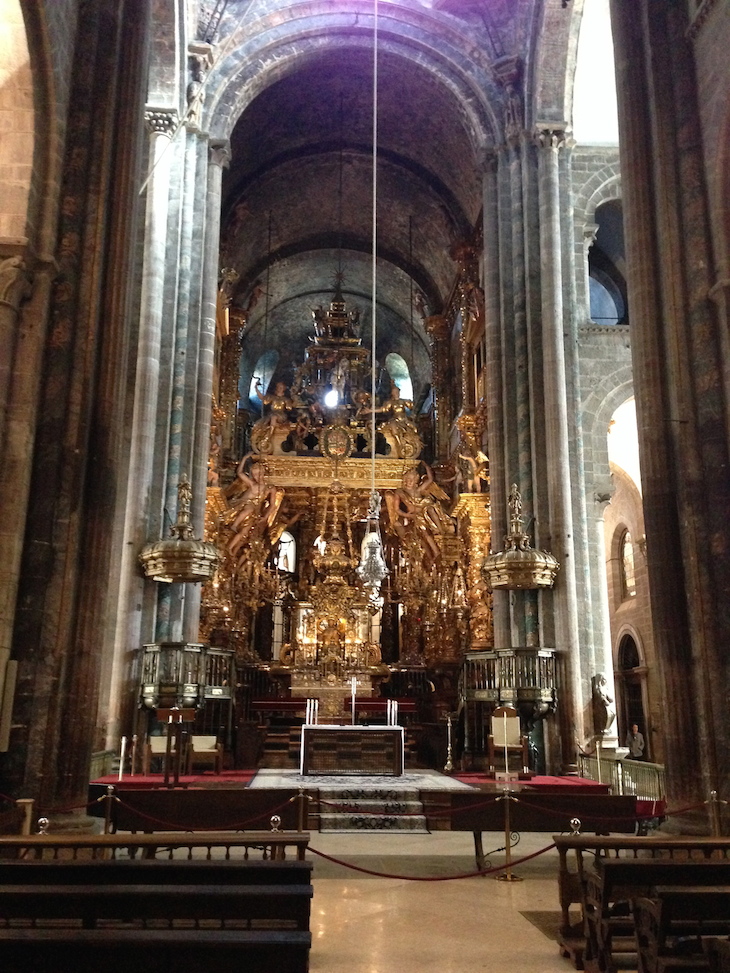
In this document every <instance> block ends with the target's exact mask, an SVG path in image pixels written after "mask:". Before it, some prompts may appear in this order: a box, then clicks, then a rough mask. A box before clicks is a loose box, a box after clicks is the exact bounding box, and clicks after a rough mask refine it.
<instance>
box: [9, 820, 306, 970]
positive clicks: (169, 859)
mask: <svg viewBox="0 0 730 973" xmlns="http://www.w3.org/2000/svg"><path fill="white" fill-rule="evenodd" d="M130 837H131V836H119V835H113V836H112V835H96V836H87V837H86V838H84V839H78V838H75V837H71V836H50V835H32V836H28V837H25V838H22V839H21V838H15V839H0V848H1V847H2V844H3V843H7V842H10V841H12V842H14V847H16V848H18V849H20V850H21V852H22V853H23V854H24V855H25V857H24V859H22V860H0V955H1V956H2V968H3V971H4V973H37V971H38V970H41V969H49V970H50V969H58V970H64V969H69V970H71V969H73V970H74V973H92V970H93V971H97V970H98V969H104V970H106V971H108V973H128V971H129V970H130V969H133V970H134V971H135V973H168V971H169V973H173V971H177V970H180V969H208V968H214V969H216V970H217V971H222V973H229V971H230V973H232V971H234V970H236V971H239V970H241V969H252V970H256V971H257V973H259V971H260V973H306V970H307V969H308V965H309V950H310V946H311V933H310V931H309V920H310V910H311V899H312V885H311V869H312V866H311V863H310V862H307V861H305V860H304V856H303V851H304V850H305V849H306V844H307V843H308V838H309V836H308V834H306V833H295V834H291V833H288V832H278V833H272V832H263V833H256V832H253V833H249V834H247V835H246V836H245V837H241V836H230V835H226V836H223V835H200V836H187V837H181V836H180V835H177V834H174V835H169V834H156V835H139V836H135V837H134V841H135V842H137V843H139V844H142V845H143V846H145V847H146V849H147V851H148V853H151V852H152V851H153V850H156V851H157V853H158V854H162V855H163V857H157V858H154V859H153V858H149V857H144V858H141V859H131V858H127V857H125V856H126V855H127V854H128V853H129V851H128V845H129V841H130ZM288 848H293V850H294V855H295V857H294V858H292V859H290V860H287V859H286V858H285V856H286V854H287V849H288ZM254 852H259V853H260V854H261V855H262V858H261V859H252V858H251V855H252V853H254ZM176 855H181V856H182V857H175V856H176ZM216 856H217V857H216Z"/></svg>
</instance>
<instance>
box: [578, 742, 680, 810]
mask: <svg viewBox="0 0 730 973" xmlns="http://www.w3.org/2000/svg"><path fill="white" fill-rule="evenodd" d="M578 773H579V775H580V776H581V777H585V778H586V779H587V780H595V781H599V782H600V783H603V784H608V785H609V787H610V788H611V793H612V794H628V795H629V796H634V797H638V798H639V799H640V800H645V801H663V800H664V799H665V798H666V786H665V778H664V765H663V764H652V763H648V762H647V761H645V760H629V759H627V758H625V757H621V756H617V755H616V754H613V753H601V752H600V751H599V752H597V753H596V754H593V755H591V756H588V755H585V754H579V756H578Z"/></svg>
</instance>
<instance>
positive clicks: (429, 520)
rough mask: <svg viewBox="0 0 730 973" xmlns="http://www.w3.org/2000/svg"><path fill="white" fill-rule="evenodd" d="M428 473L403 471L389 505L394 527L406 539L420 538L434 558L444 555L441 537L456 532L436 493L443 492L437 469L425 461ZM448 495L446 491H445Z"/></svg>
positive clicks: (387, 495) (437, 558)
mask: <svg viewBox="0 0 730 973" xmlns="http://www.w3.org/2000/svg"><path fill="white" fill-rule="evenodd" d="M423 465H424V466H425V467H426V473H425V475H424V476H423V478H421V476H420V475H419V473H418V470H417V469H415V468H413V469H410V470H406V472H405V473H404V474H403V481H402V485H401V486H400V487H399V488H398V489H397V490H391V491H388V493H387V494H386V497H385V500H386V506H387V509H388V515H389V517H390V523H391V526H392V527H393V530H394V531H395V532H396V534H397V535H398V536H399V537H400V538H401V540H402V541H403V542H404V543H408V542H409V541H410V542H411V543H413V542H417V543H420V545H422V546H423V547H424V549H425V551H426V553H427V554H428V555H429V556H428V558H427V560H429V561H431V562H433V561H437V560H439V558H440V557H441V548H440V547H439V544H438V541H437V537H439V536H441V535H443V534H450V533H453V522H452V520H451V518H450V517H449V516H448V514H446V513H445V511H444V510H443V508H442V507H441V505H440V504H439V503H438V502H437V500H436V498H435V497H434V493H437V494H438V493H439V492H440V493H443V491H442V490H441V488H440V487H438V486H437V485H436V484H435V483H434V478H433V471H432V470H431V468H430V467H429V466H428V465H427V464H426V463H424V464H423ZM443 497H444V498H446V494H445V493H444V494H443Z"/></svg>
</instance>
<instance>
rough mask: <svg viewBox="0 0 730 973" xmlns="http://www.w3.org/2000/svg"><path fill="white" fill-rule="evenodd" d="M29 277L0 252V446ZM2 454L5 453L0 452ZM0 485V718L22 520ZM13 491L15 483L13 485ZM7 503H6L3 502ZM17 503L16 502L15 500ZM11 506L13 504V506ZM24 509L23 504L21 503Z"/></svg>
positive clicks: (21, 262)
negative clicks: (18, 518) (0, 351)
mask: <svg viewBox="0 0 730 973" xmlns="http://www.w3.org/2000/svg"><path fill="white" fill-rule="evenodd" d="M32 279H33V278H32V274H30V273H29V272H28V268H27V265H26V261H25V257H24V255H23V254H19V253H16V254H11V255H4V254H3V253H2V251H1V250H0V348H2V349H3V351H2V353H0V415H1V416H2V424H0V444H2V446H3V447H4V446H5V444H6V439H7V436H6V433H7V430H6V424H7V423H8V421H9V409H8V403H9V399H10V387H11V382H12V374H13V371H12V370H13V364H14V354H13V352H14V349H15V347H16V343H17V342H16V339H17V335H18V329H19V324H20V317H21V305H22V303H23V302H24V301H26V300H27V299H28V298H29V297H30V295H31V293H32ZM3 455H5V451H4V449H3ZM2 486H4V483H0V498H2V500H3V502H2V503H1V504H0V509H2V511H3V515H2V519H1V520H0V552H2V556H1V557H0V715H2V700H3V688H4V685H5V673H6V669H7V664H8V660H9V659H10V644H11V641H12V631H13V618H14V616H15V597H16V593H17V590H18V570H19V565H20V546H21V543H22V528H23V524H24V520H25V518H24V517H23V518H21V519H20V521H18V520H17V519H16V518H15V516H14V513H15V512H16V511H13V509H12V507H11V506H10V502H11V498H10V497H6V496H5V491H4V490H2ZM13 486H15V488H16V489H17V484H13ZM6 501H7V502H6ZM16 502H17V501H16ZM13 506H15V504H13ZM23 506H24V504H23Z"/></svg>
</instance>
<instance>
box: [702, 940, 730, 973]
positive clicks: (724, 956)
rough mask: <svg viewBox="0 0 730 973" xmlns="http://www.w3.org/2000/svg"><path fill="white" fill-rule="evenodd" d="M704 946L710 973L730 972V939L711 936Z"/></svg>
mask: <svg viewBox="0 0 730 973" xmlns="http://www.w3.org/2000/svg"><path fill="white" fill-rule="evenodd" d="M703 946H704V949H705V955H706V956H707V961H708V963H709V969H710V973H730V940H727V939H713V938H710V939H706V940H705V941H704V943H703Z"/></svg>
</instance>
